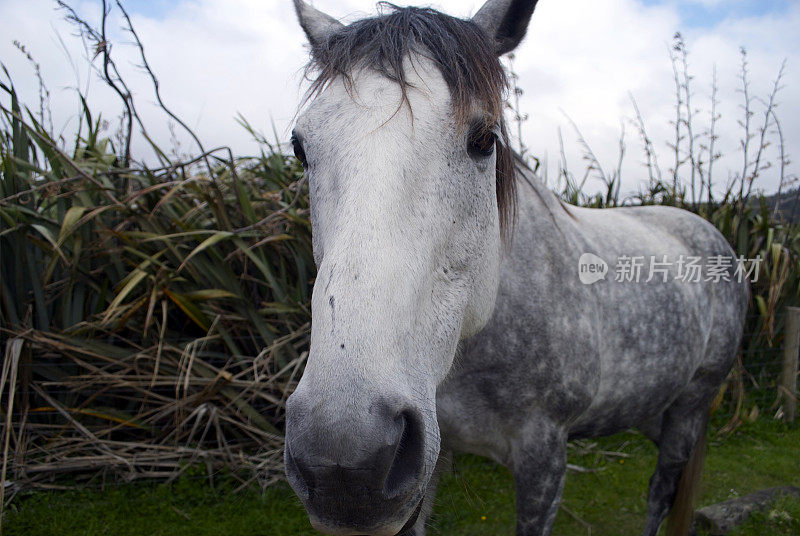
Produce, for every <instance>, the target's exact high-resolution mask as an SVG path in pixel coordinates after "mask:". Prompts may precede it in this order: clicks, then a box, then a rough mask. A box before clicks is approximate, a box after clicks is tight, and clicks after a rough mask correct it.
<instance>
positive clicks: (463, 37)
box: [309, 2, 516, 238]
mask: <svg viewBox="0 0 800 536" xmlns="http://www.w3.org/2000/svg"><path fill="white" fill-rule="evenodd" d="M379 5H381V6H382V7H386V8H388V10H389V12H388V13H387V14H383V15H379V16H377V17H372V18H367V19H362V20H359V21H357V22H354V23H352V24H350V25H349V26H346V27H343V28H342V29H341V30H339V31H338V32H336V33H335V34H333V35H331V36H330V37H329V38H328V40H327V42H323V43H318V44H317V45H316V46H314V47H313V48H312V55H311V56H312V59H311V62H310V63H309V69H311V70H313V71H315V72H316V73H317V75H316V77H315V78H314V79H313V81H312V85H311V90H310V93H309V95H314V94H316V93H318V92H320V91H322V89H324V88H325V87H326V86H327V85H328V84H329V83H330V82H331V81H332V80H334V79H337V78H341V79H343V80H344V81H345V83H346V84H348V85H350V84H352V78H351V76H352V73H353V72H354V71H355V70H356V69H358V68H363V67H367V68H371V69H375V70H376V71H378V72H379V73H381V74H382V75H384V76H386V77H387V78H389V79H390V80H393V81H395V82H397V83H398V84H399V85H400V87H401V90H402V102H401V103H400V105H401V106H402V104H403V103H405V104H408V97H407V94H406V91H407V89H408V88H409V87H411V84H409V82H408V81H407V80H406V75H405V71H404V69H403V62H404V60H405V59H406V57H408V56H409V54H411V53H416V54H421V55H424V56H425V57H427V58H429V59H430V60H432V61H433V62H434V63H435V64H436V66H437V67H438V68H439V71H441V73H442V77H443V78H444V80H445V82H446V83H447V86H448V87H449V88H450V93H451V97H452V101H453V109H454V113H455V116H456V120H457V122H458V125H459V128H462V127H464V126H466V125H467V123H468V122H469V120H470V112H471V111H472V109H473V105H474V103H476V102H477V103H479V104H480V105H481V106H482V107H483V109H484V112H485V114H486V126H487V127H488V128H492V127H494V125H499V127H500V132H501V135H500V137H499V139H498V141H497V179H496V189H497V205H498V210H499V214H500V228H501V230H502V232H503V236H504V238H508V237H509V236H510V229H511V228H512V227H513V221H514V216H515V198H516V187H515V170H514V158H513V152H512V151H511V149H510V147H509V144H508V135H507V131H506V125H505V120H504V116H503V103H504V93H505V90H506V88H507V78H506V73H505V70H504V69H503V66H502V64H501V63H500V60H499V58H498V57H497V55H496V54H495V51H494V45H493V43H492V40H491V39H490V38H489V37H488V36H487V35H486V33H485V32H484V31H483V30H482V29H481V28H480V27H478V25H476V24H474V23H473V22H471V21H469V20H463V19H457V18H455V17H451V16H448V15H445V14H443V13H440V12H439V11H436V10H434V9H430V8H417V7H398V6H395V5H393V4H389V3H386V2H381V3H380V4H379Z"/></svg>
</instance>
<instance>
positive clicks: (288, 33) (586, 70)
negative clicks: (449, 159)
mask: <svg viewBox="0 0 800 536" xmlns="http://www.w3.org/2000/svg"><path fill="white" fill-rule="evenodd" d="M701 1H703V2H708V1H710V0H701ZM409 3H411V2H409ZM481 3H482V2H481V1H480V0H469V1H461V0H439V1H433V2H432V5H433V6H434V7H438V8H441V9H442V10H443V11H445V12H448V13H450V14H454V15H458V16H468V15H470V14H472V13H474V12H475V11H476V10H477V8H478V7H479V6H480V4H481ZM314 4H315V5H316V6H317V7H318V8H320V9H323V10H325V11H326V12H328V13H330V14H332V15H333V16H335V17H338V18H344V19H345V20H355V19H356V18H358V17H360V16H363V15H366V14H371V13H374V4H375V2H374V0H316V1H315V2H314ZM76 5H77V9H78V11H79V12H80V13H81V14H83V15H86V16H90V17H92V18H93V20H96V18H97V15H98V11H99V8H98V3H97V2H94V1H88V0H83V1H81V2H79V3H77V4H76ZM53 6H54V3H53V2H51V1H49V0H28V1H20V0H17V1H12V0H0V20H2V21H11V24H8V23H6V24H5V25H4V26H5V29H4V32H3V38H2V40H0V60H1V61H3V62H4V63H5V64H6V65H7V66H8V67H9V70H10V72H11V73H12V76H13V78H14V82H15V83H16V84H17V86H18V89H19V90H20V93H21V94H23V95H24V96H25V98H26V100H27V102H28V103H29V104H31V105H36V84H35V80H34V78H33V76H32V74H31V73H32V71H31V69H30V67H29V66H28V65H27V64H26V61H25V60H24V58H23V57H22V55H21V54H19V52H17V51H16V50H15V49H14V48H13V46H12V45H11V40H12V39H19V40H20V41H21V42H22V43H24V44H25V45H26V46H27V47H28V48H29V49H30V50H31V52H32V53H33V54H34V56H35V57H36V59H37V60H38V61H39V62H40V63H41V65H42V70H43V73H44V76H45V79H46V81H47V83H48V84H49V86H50V88H51V90H52V91H53V100H52V108H53V114H54V119H55V122H56V125H57V126H58V125H64V124H67V121H69V120H70V118H72V123H69V124H68V125H72V126H74V117H75V116H76V114H77V111H78V101H77V98H76V97H75V94H74V91H71V90H69V89H66V88H69V87H70V86H75V85H76V83H77V80H76V76H77V77H79V78H80V83H81V84H82V85H83V84H85V83H86V80H87V78H88V75H87V72H86V68H85V66H84V62H83V60H82V59H81V57H82V55H83V54H84V52H83V51H82V48H81V45H80V43H79V42H78V40H77V39H75V38H74V37H72V35H71V34H72V33H73V30H72V29H71V28H70V26H69V25H68V24H67V23H65V22H64V21H63V18H62V16H61V13H59V12H58V11H56V10H54V8H53ZM678 7H679V5H678V3H676V2H671V3H663V4H659V5H656V6H649V7H646V6H644V5H643V4H642V3H641V2H638V1H636V0H571V1H570V2H561V1H559V0H542V1H541V2H540V5H539V6H538V7H537V10H536V13H535V14H534V20H533V23H532V25H531V29H530V32H529V37H528V38H527V39H526V41H525V42H523V45H522V46H521V48H520V49H519V50H518V53H517V59H516V65H515V66H516V70H517V71H518V72H519V74H520V82H519V83H520V87H522V88H523V89H524V90H525V95H524V97H523V98H522V107H523V111H525V112H527V113H529V114H530V116H531V118H530V120H529V121H528V122H527V123H525V124H524V133H523V137H524V139H525V141H526V143H527V145H528V146H529V147H530V148H531V151H532V153H533V154H535V155H545V154H547V155H548V157H549V159H550V167H551V168H553V167H554V166H555V165H556V161H557V155H558V141H557V138H558V127H559V126H561V127H562V128H563V130H564V135H565V139H566V143H567V149H568V156H569V160H570V167H571V168H572V170H573V171H575V172H576V173H578V174H579V173H580V171H581V168H582V163H581V161H580V153H579V150H578V148H577V145H576V143H575V138H574V135H573V133H572V132H571V131H570V127H569V126H568V124H567V122H566V121H565V119H564V117H563V115H562V113H561V110H563V111H564V113H566V114H568V115H569V116H570V117H571V118H572V119H574V120H575V122H576V123H577V124H578V126H579V127H580V128H581V130H582V132H583V134H584V135H585V136H586V138H587V139H588V141H589V142H590V143H591V144H592V147H593V149H594V150H595V152H596V153H597V154H598V156H599V158H600V159H601V161H602V162H603V163H604V164H605V165H607V166H609V167H613V165H614V162H615V160H616V151H617V143H618V135H619V125H620V120H621V119H622V118H623V117H630V116H631V115H632V109H631V106H630V103H629V100H628V92H629V91H630V92H632V93H633V94H634V95H635V97H636V99H637V101H638V102H639V105H640V108H641V109H642V111H643V113H644V115H645V119H646V121H647V126H648V128H649V130H650V135H651V137H652V138H653V139H654V140H655V142H656V144H657V148H658V149H659V150H660V152H661V154H660V157H661V163H662V164H663V165H664V167H665V168H666V167H667V166H668V164H669V158H668V155H667V152H668V151H667V148H666V146H665V141H666V140H668V139H669V136H670V135H671V127H670V125H669V120H670V118H671V117H672V115H673V113H674V112H673V109H672V102H673V99H672V92H673V87H672V73H671V68H670V64H669V59H668V56H667V48H668V46H669V43H670V42H671V38H672V35H673V34H674V32H675V31H676V30H679V29H681V28H682V26H683V25H684V24H683V22H682V21H681V20H680V16H679V9H678ZM133 20H134V24H135V26H136V29H137V31H138V32H139V34H140V36H141V38H142V41H143V42H144V43H145V45H146V47H147V53H148V56H149V59H150V63H151V65H152V67H153V69H154V70H155V72H156V73H157V74H158V76H159V80H160V82H161V88H162V92H163V97H164V99H165V101H166V102H167V104H168V105H170V106H171V107H172V108H173V110H174V111H175V112H176V113H178V115H180V116H181V117H182V118H184V119H186V120H187V122H188V123H189V124H190V125H191V126H192V127H194V128H196V130H197V132H198V134H199V135H200V137H201V139H202V140H204V142H205V143H206V145H207V146H213V145H232V146H233V147H234V148H235V149H236V150H237V151H238V152H246V151H250V150H253V149H254V148H255V146H254V145H253V144H252V143H251V142H250V141H249V139H248V135H247V134H246V133H245V132H244V131H243V129H242V128H241V127H240V126H239V125H238V124H237V123H236V121H235V120H234V117H235V115H236V113H237V112H241V113H242V114H243V115H244V116H245V117H246V118H247V119H248V120H249V121H250V122H251V123H252V124H253V125H255V126H257V127H258V128H259V129H261V130H263V131H265V132H267V133H268V134H269V133H271V131H272V126H271V125H272V122H274V124H275V127H276V129H277V132H278V134H279V135H280V136H281V137H284V136H285V135H286V133H287V132H288V129H289V128H290V125H291V121H292V118H293V115H294V113H295V110H296V108H297V105H298V103H299V102H300V98H301V90H300V86H301V78H302V76H301V75H302V67H303V64H304V62H305V60H306V58H307V51H306V49H305V48H304V37H303V35H302V32H301V31H300V29H299V27H298V25H297V24H296V22H295V20H294V14H293V10H292V7H291V2H290V1H289V0H183V1H182V2H179V3H176V4H175V5H174V7H173V8H172V9H171V10H170V11H168V12H167V13H162V14H160V15H159V18H158V19H153V18H148V17H145V16H142V15H139V14H134V17H133ZM111 27H112V33H111V38H112V39H111V40H112V42H113V43H114V51H115V54H117V55H118V62H119V65H120V68H121V69H122V70H123V72H124V73H125V75H126V77H127V79H129V80H130V81H131V85H132V87H133V88H134V89H135V92H136V94H137V97H138V99H139V102H140V107H141V111H142V113H143V116H144V117H145V120H146V122H147V123H148V125H150V127H151V129H152V133H153V134H154V135H155V137H156V139H157V140H158V141H159V143H163V144H165V145H169V142H168V140H169V133H168V131H167V129H166V126H165V125H166V120H165V119H164V118H163V116H162V115H160V113H159V112H158V110H157V108H156V107H155V106H154V105H153V104H152V103H153V101H154V98H153V95H152V89H151V87H150V86H149V83H148V81H147V79H146V78H145V77H144V76H143V74H142V73H141V72H140V71H139V70H138V69H137V68H136V66H135V65H136V64H137V63H138V58H137V57H136V51H135V49H134V48H133V47H131V46H130V45H128V44H126V43H127V42H128V41H129V39H128V37H127V36H126V35H125V33H124V32H123V31H122V30H121V29H120V21H119V19H118V18H116V19H114V21H113V24H112V26H111ZM797 27H800V6H793V7H791V8H789V9H788V11H787V12H785V13H783V14H782V15H780V16H769V15H767V16H764V17H754V18H750V19H736V20H725V21H722V22H720V23H719V24H718V25H717V26H714V27H693V28H691V29H689V30H687V31H686V32H685V35H686V37H687V39H688V42H689V47H690V62H691V68H692V72H693V74H695V75H696V79H695V92H696V93H695V96H694V98H695V103H696V104H697V105H698V106H702V107H703V108H704V109H706V108H707V106H706V103H707V99H708V88H709V84H710V73H711V68H712V65H713V64H716V65H717V70H718V78H719V85H720V95H719V97H720V100H721V105H720V110H721V112H722V113H723V119H722V120H721V122H720V125H719V129H720V133H721V135H722V137H723V138H722V140H721V142H720V144H721V145H722V148H723V151H724V152H725V153H726V155H727V156H726V158H727V160H725V161H724V162H721V163H720V165H719V167H718V169H719V170H722V168H724V167H725V166H730V167H733V168H736V167H738V166H739V163H738V158H739V156H738V155H736V151H737V147H736V145H737V140H738V136H739V131H738V127H737V125H736V119H737V117H738V115H739V114H740V111H739V109H738V107H737V106H738V103H739V102H740V95H739V94H738V93H736V88H737V74H738V65H737V63H738V48H739V46H740V45H744V46H746V47H747V49H748V51H749V58H750V66H751V71H752V77H751V79H752V83H753V90H754V92H755V93H756V94H759V95H763V94H765V92H766V91H768V87H769V82H770V80H771V79H772V78H774V75H775V73H776V71H777V68H778V65H779V63H780V61H781V59H782V58H784V57H787V58H788V60H789V64H788V67H789V68H788V73H787V77H786V79H785V80H784V83H785V85H786V87H787V89H786V90H784V91H783V93H782V94H781V99H780V100H781V108H780V109H779V111H780V112H782V115H781V117H782V119H783V122H784V123H783V127H784V135H785V137H786V140H787V143H788V147H789V149H790V150H791V148H793V147H796V146H797V144H798V142H799V141H800V119H799V118H797V117H795V116H794V114H792V112H793V111H795V110H797V109H799V106H800V91H798V88H800V77H799V76H798V74H800V73H798V72H797V70H796V66H798V65H800V61H798V60H800V38H798V34H797V32H796V28H797ZM56 32H57V33H58V34H59V35H60V36H61V37H62V39H63V41H64V42H65V43H66V44H67V48H68V49H69V50H70V53H71V54H72V56H73V59H74V62H75V63H76V64H77V65H78V66H79V68H78V70H77V75H76V73H75V72H74V71H73V68H72V67H71V66H70V64H69V62H68V61H66V60H65V54H64V52H63V50H61V47H60V45H59V44H58V41H57V39H56V37H55V36H56ZM91 102H92V104H93V106H94V107H95V108H96V109H97V110H98V111H102V112H103V114H104V116H105V117H106V118H109V119H114V118H116V116H117V115H118V113H119V109H120V108H119V104H118V100H117V99H116V97H115V95H114V94H113V93H112V92H110V91H109V90H108V89H107V88H105V87H104V86H103V85H102V84H101V83H99V82H98V81H97V80H94V81H93V82H92V83H91ZM704 113H705V112H704ZM701 118H702V119H705V117H703V116H701ZM70 128H71V127H70V126H67V127H66V131H67V132H69V131H70ZM627 139H628V156H627V157H626V158H627V160H626V165H625V167H624V169H623V171H624V176H625V177H626V178H625V182H624V185H623V190H624V191H632V190H635V189H636V188H637V186H638V184H639V182H638V181H639V179H640V178H642V177H644V174H645V172H644V169H643V168H642V167H641V166H640V165H639V162H640V161H641V160H642V159H643V153H642V152H641V150H640V149H639V146H638V142H637V141H636V137H635V132H634V131H633V130H632V129H631V128H628V137H627ZM184 144H185V145H188V142H186V141H184ZM143 147H144V146H143V144H142V141H141V140H139V141H138V142H137V148H138V150H139V152H140V154H141V151H143ZM187 148H188V147H187ZM772 156H773V157H774V153H773V154H772ZM793 169H794V170H796V169H797V168H796V166H795V167H794V168H793ZM551 171H553V170H552V169H551ZM773 171H774V170H771V171H770V172H768V173H769V174H768V175H765V176H764V178H763V183H762V186H763V187H764V188H766V189H768V190H774V189H775V188H776V187H777V179H776V177H775V173H774V172H773ZM724 178H726V177H723V176H721V175H720V180H724Z"/></svg>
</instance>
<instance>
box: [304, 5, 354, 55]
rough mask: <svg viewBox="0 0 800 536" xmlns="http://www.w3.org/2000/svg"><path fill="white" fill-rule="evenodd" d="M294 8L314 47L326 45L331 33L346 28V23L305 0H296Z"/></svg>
mask: <svg viewBox="0 0 800 536" xmlns="http://www.w3.org/2000/svg"><path fill="white" fill-rule="evenodd" d="M294 10H295V11H296V12H297V20H298V21H300V26H302V27H303V31H305V32H306V37H308V41H309V42H310V43H311V47H312V48H316V47H318V46H321V45H324V44H325V43H326V42H327V41H328V38H329V37H330V36H331V35H333V34H334V33H336V32H337V31H339V30H340V29H341V28H344V24H342V23H341V22H339V21H338V20H336V19H334V18H333V17H331V16H330V15H328V14H326V13H323V12H322V11H320V10H318V9H316V8H314V7H312V6H310V5H309V4H307V3H305V2H304V1H303V0H294Z"/></svg>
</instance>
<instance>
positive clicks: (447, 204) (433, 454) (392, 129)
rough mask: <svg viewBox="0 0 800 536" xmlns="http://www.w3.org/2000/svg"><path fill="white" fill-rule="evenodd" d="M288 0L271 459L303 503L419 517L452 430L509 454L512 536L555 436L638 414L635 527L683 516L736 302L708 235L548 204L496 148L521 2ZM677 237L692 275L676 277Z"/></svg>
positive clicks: (415, 521)
mask: <svg viewBox="0 0 800 536" xmlns="http://www.w3.org/2000/svg"><path fill="white" fill-rule="evenodd" d="M294 3H295V8H296V11H297V14H298V17H299V20H300V24H301V26H302V27H303V29H304V30H305V33H306V35H307V37H308V39H309V42H310V46H311V63H310V65H309V67H310V69H311V71H310V72H312V73H314V76H315V78H313V84H312V87H311V90H310V94H309V100H308V102H307V104H306V106H304V108H303V110H302V112H301V113H300V114H299V116H298V120H297V123H296V127H295V130H294V133H293V138H292V143H293V145H294V150H295V154H296V156H297V158H298V159H299V160H301V161H302V162H303V165H304V166H305V168H306V176H307V178H308V180H309V185H310V195H311V222H312V226H313V247H314V257H315V261H316V264H317V268H318V275H317V278H316V281H315V284H314V292H313V298H312V318H313V322H312V329H311V348H310V353H309V357H308V362H307V365H306V369H305V372H304V374H303V377H302V379H301V381H300V382H299V384H298V386H297V389H296V390H295V392H294V393H293V394H292V396H291V397H289V399H288V402H287V407H286V449H285V462H286V474H287V478H288V481H289V483H290V484H291V486H292V487H293V489H294V490H295V492H296V493H297V495H298V496H299V497H300V499H301V501H302V503H303V505H304V506H305V508H306V510H307V511H308V514H309V517H310V520H311V523H312V525H313V526H314V527H315V528H316V529H318V530H320V531H322V532H325V533H328V534H337V535H358V534H362V535H373V536H395V535H398V534H404V535H417V536H419V535H423V534H424V533H425V523H426V520H427V518H428V516H429V514H430V512H431V509H432V505H433V502H434V495H435V490H436V483H437V474H438V473H439V471H440V469H441V466H442V465H443V463H442V460H444V459H446V454H447V453H448V452H450V451H464V452H471V453H476V454H479V455H484V456H488V457H490V458H492V459H494V460H496V461H497V462H499V463H501V464H503V465H505V466H506V467H508V468H509V469H510V471H511V472H512V474H513V476H514V481H515V486H516V503H517V534H518V535H520V536H532V535H541V534H550V531H551V529H552V525H553V521H554V518H555V515H556V512H557V510H558V504H559V500H560V497H561V493H562V489H563V486H564V478H565V470H566V456H567V448H566V447H567V442H568V441H569V440H570V439H573V438H582V437H593V436H599V435H606V434H613V433H615V432H618V431H621V430H625V429H628V428H638V429H640V430H641V431H642V432H643V433H644V434H646V435H647V436H648V437H649V438H651V439H652V440H653V441H655V443H656V444H657V445H658V447H659V455H658V462H657V465H656V468H655V472H654V474H653V476H652V478H651V480H650V490H649V496H648V504H647V518H646V520H645V527H644V534H645V535H646V536H654V535H656V533H657V532H658V530H659V527H660V525H661V524H662V522H663V521H664V519H665V518H666V517H667V514H668V513H669V512H670V510H671V509H672V514H673V515H672V516H671V518H674V520H675V522H676V523H675V525H674V526H673V528H674V530H673V532H674V533H675V534H680V533H684V534H685V532H686V530H687V519H688V516H689V515H690V513H691V509H690V504H689V503H687V500H688V497H690V492H691V488H692V485H693V483H694V482H695V481H696V478H695V476H696V474H698V472H699V471H698V470H699V467H701V464H702V456H701V455H702V452H703V450H704V447H703V438H704V437H705V430H706V425H707V414H708V409H709V404H710V402H711V400H712V399H713V397H714V396H715V394H716V393H717V392H718V389H719V386H720V384H721V383H722V382H723V381H724V379H725V377H726V375H727V373H728V371H729V370H730V368H731V365H732V362H733V360H734V356H735V354H736V352H737V348H738V345H739V343H740V338H741V335H742V325H743V320H744V316H745V312H746V308H747V303H748V290H747V285H746V282H742V281H740V280H741V277H739V278H737V277H735V276H736V271H735V270H734V267H733V265H732V264H730V265H726V264H724V263H721V262H718V261H719V260H720V259H723V258H728V259H730V258H732V256H733V252H732V251H731V249H730V247H729V246H728V244H727V242H726V240H725V239H724V237H723V236H721V235H720V233H718V232H717V231H716V230H715V229H714V228H713V227H712V226H711V225H710V224H709V223H707V222H706V221H704V220H702V219H701V218H699V217H697V216H695V215H693V214H691V213H689V212H685V211H682V210H678V209H675V208H668V207H657V206H656V207H627V208H617V209H607V210H592V209H584V208H578V207H574V206H569V205H565V204H564V203H562V202H561V201H560V200H559V199H558V198H557V197H556V196H555V195H554V194H553V193H552V192H550V191H549V190H548V189H547V188H546V187H545V186H544V185H543V184H542V183H541V182H540V181H539V179H537V178H536V177H535V176H534V174H533V173H531V172H530V170H528V169H527V168H525V166H524V165H523V164H521V163H520V162H519V161H518V159H515V156H514V154H513V152H512V151H511V150H510V149H509V146H508V140H507V135H506V128H505V121H504V118H503V94H504V90H505V89H506V76H505V72H504V71H503V68H502V66H501V64H500V62H499V59H498V58H499V56H500V55H502V54H504V53H506V52H509V51H511V50H513V49H514V48H515V47H516V46H517V45H518V44H519V43H520V41H521V40H522V38H523V37H524V35H525V33H526V29H527V26H528V22H529V20H530V18H531V16H532V13H533V10H534V6H535V4H536V1H535V0H488V2H487V3H486V4H485V5H484V6H483V7H482V8H481V9H480V10H479V11H478V12H477V13H476V14H475V16H474V17H473V18H472V19H470V20H463V19H457V18H454V17H450V16H447V15H444V14H442V13H440V12H438V11H435V10H433V9H427V8H413V7H409V8H399V7H396V6H386V12H384V13H383V14H381V15H379V16H376V17H372V18H367V19H363V20H360V21H357V22H354V23H352V24H350V25H347V26H345V25H343V24H341V23H340V22H338V21H337V20H335V19H334V18H332V17H330V16H329V15H326V14H324V13H322V12H320V11H318V10H316V9H315V8H313V7H311V6H310V5H309V4H307V3H305V2H303V0H294ZM587 259H588V260H587ZM635 259H648V260H649V261H650V262H649V264H647V265H646V266H644V268H646V269H648V270H649V276H648V277H647V278H645V277H642V278H641V280H638V277H637V278H634V277H633V276H634V272H635V271H636V272H638V270H639V269H641V268H642V266H639V265H636V263H634V262H632V261H633V260H635ZM669 259H671V260H672V262H668V260H669ZM690 259H694V261H691V260H690ZM698 259H702V260H703V261H704V262H707V263H710V262H711V261H712V260H716V261H715V263H716V268H715V270H714V271H715V275H714V276H713V277H709V276H707V275H706V274H703V277H689V278H687V277H686V274H687V270H688V267H689V265H690V264H692V263H693V262H694V265H695V266H697V260H698ZM614 260H617V264H616V268H615V271H614V274H613V276H612V273H611V269H610V268H609V266H608V263H613V262H614ZM623 260H626V261H631V262H629V263H628V264H629V266H628V267H629V268H635V270H634V271H624V270H622V269H621V268H620V267H622V266H624V263H623ZM686 260H688V262H683V261H686ZM584 270H585V272H584ZM739 275H741V274H739ZM589 276H591V277H589ZM637 276H638V273H637ZM687 505H688V506H687Z"/></svg>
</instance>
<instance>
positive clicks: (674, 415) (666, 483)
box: [644, 400, 708, 536]
mask: <svg viewBox="0 0 800 536" xmlns="http://www.w3.org/2000/svg"><path fill="white" fill-rule="evenodd" d="M707 423H708V404H706V403H701V404H697V401H696V400H695V405H694V406H693V407H687V406H686V405H682V404H680V403H678V402H676V403H674V404H673V405H672V406H670V407H669V408H668V409H667V410H666V411H665V412H664V414H663V418H662V424H661V434H660V436H659V437H658V440H657V441H656V443H657V445H658V462H657V463H656V470H655V473H653V476H652V477H650V491H649V495H648V499H647V520H646V521H645V529H644V536H656V535H657V534H658V529H659V527H660V526H661V523H662V522H663V521H664V519H665V518H666V517H667V514H668V513H669V514H670V518H671V520H672V518H673V517H674V521H675V522H676V524H675V526H674V527H672V528H671V530H670V532H669V534H670V536H672V535H673V534H674V535H675V536H686V533H687V531H688V530H689V527H688V526H687V524H688V521H687V520H689V519H690V516H691V514H692V510H691V508H692V495H693V492H694V488H695V487H696V484H697V483H698V482H699V476H700V473H701V472H702V467H703V456H704V454H705V433H706V426H707ZM670 509H673V511H672V512H670ZM685 509H689V511H684V510H685ZM679 518H683V519H684V521H683V522H682V521H680V520H679ZM668 526H669V525H668Z"/></svg>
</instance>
